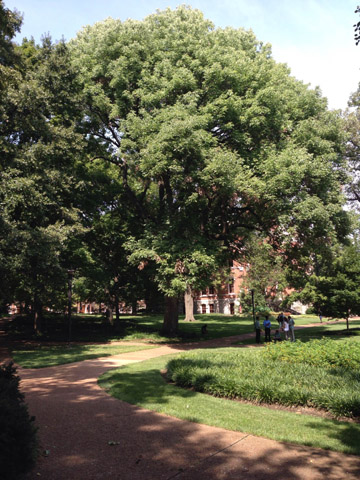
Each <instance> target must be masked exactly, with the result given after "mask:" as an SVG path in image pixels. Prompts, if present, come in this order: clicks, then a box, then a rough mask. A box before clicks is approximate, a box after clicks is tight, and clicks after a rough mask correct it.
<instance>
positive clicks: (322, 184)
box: [71, 7, 348, 334]
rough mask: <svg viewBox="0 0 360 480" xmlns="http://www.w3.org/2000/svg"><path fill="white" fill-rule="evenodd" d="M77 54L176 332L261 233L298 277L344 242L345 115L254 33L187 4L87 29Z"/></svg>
mask: <svg viewBox="0 0 360 480" xmlns="http://www.w3.org/2000/svg"><path fill="white" fill-rule="evenodd" d="M71 50H72V55H73V65H74V66H75V68H76V69H77V70H78V71H79V73H80V75H81V78H82V82H83V91H84V98H85V105H86V115H85V117H84V118H85V120H86V128H87V131H88V132H89V137H91V140H92V141H93V142H94V146H95V148H96V149H97V152H98V156H101V157H102V158H104V159H106V160H107V161H108V162H110V163H112V164H114V165H116V166H117V168H118V169H119V172H120V176H121V178H122V184H123V189H124V193H125V194H126V196H127V198H128V200H129V205H130V204H131V205H132V209H133V212H134V215H135V216H136V218H137V221H138V222H139V225H141V230H140V233H139V234H136V235H133V236H132V237H131V238H129V241H128V242H127V244H126V247H127V248H128V250H129V252H130V257H129V259H130V261H131V262H133V263H134V264H135V265H138V266H144V267H145V268H148V267H147V266H151V267H152V268H155V270H156V275H155V280H156V282H157V284H158V288H159V289H160V290H161V291H162V292H163V293H164V295H165V298H166V304H167V307H166V311H165V317H164V327H163V328H164V331H165V332H167V333H169V334H174V333H176V331H177V328H178V316H177V313H178V298H179V296H181V295H183V294H184V292H186V291H187V290H188V289H189V288H190V289H192V288H195V287H196V279H198V278H199V277H201V278H202V280H204V279H205V277H206V276H207V277H208V279H209V281H210V279H211V276H212V275H213V273H214V271H216V269H217V268H218V267H219V265H221V264H224V263H225V262H224V258H226V257H227V258H228V257H229V256H231V255H232V252H234V251H236V250H237V249H240V248H241V246H242V245H243V244H244V243H245V242H246V239H247V238H248V236H249V235H250V234H251V233H252V232H253V231H259V232H264V233H266V235H268V238H269V243H270V244H271V245H273V246H274V248H276V249H278V250H279V251H282V252H283V253H284V255H286V258H287V259H288V260H289V263H291V264H292V265H297V268H299V270H300V269H304V268H306V267H307V266H308V264H309V263H311V255H310V252H313V251H314V250H316V249H318V250H321V249H323V248H325V247H326V245H328V244H330V243H331V242H332V240H333V239H334V238H335V237H337V236H338V237H342V236H344V235H346V233H347V229H348V222H347V218H346V217H347V215H346V213H345V212H344V211H343V209H342V203H343V199H342V195H341V190H340V184H339V182H340V180H341V178H340V171H341V169H340V165H341V162H342V155H341V154H342V152H341V145H342V142H343V130H342V124H341V118H340V117H339V116H338V115H337V114H336V113H334V112H328V111H327V109H326V101H325V100H324V99H322V98H321V96H320V94H319V92H318V91H316V90H315V91H313V90H309V89H308V88H307V87H306V86H305V85H304V84H302V83H301V82H298V81H296V80H295V79H294V78H293V77H291V76H290V75H289V71H288V69H287V67H286V66H284V65H282V64H276V63H275V61H274V60H273V59H272V58H271V50H270V47H269V46H268V45H262V44H261V43H259V42H258V41H257V40H256V38H255V37H254V35H253V34H252V33H251V32H246V31H244V30H241V29H240V30H234V29H231V28H227V29H215V28H214V26H213V24H212V23H211V22H209V21H207V20H205V19H204V18H203V15H202V14H201V12H199V11H197V10H192V9H190V8H187V7H179V8H178V9H176V10H175V11H171V10H169V9H168V10H166V11H163V12H158V13H157V14H155V15H151V16H149V17H147V18H146V19H145V20H144V21H142V22H139V21H132V20H128V21H126V22H120V21H117V20H112V19H108V20H106V21H104V22H100V23H97V24H95V25H94V26H93V27H86V28H84V29H83V30H82V31H81V32H80V33H79V34H78V36H77V38H76V39H75V40H74V41H73V42H72V43H71ZM294 246H295V247H294Z"/></svg>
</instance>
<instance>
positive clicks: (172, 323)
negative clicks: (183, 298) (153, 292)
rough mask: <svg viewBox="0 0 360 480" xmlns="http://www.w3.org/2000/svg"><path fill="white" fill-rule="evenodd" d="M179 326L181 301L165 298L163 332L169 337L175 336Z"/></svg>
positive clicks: (174, 298) (175, 298)
mask: <svg viewBox="0 0 360 480" xmlns="http://www.w3.org/2000/svg"><path fill="white" fill-rule="evenodd" d="M178 324H179V299H178V297H165V314H164V323H163V326H162V329H161V332H162V333H163V334H164V335H167V336H169V337H171V336H175V335H176V334H177V332H178Z"/></svg>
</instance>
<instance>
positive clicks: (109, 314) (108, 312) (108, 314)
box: [106, 305, 114, 325]
mask: <svg viewBox="0 0 360 480" xmlns="http://www.w3.org/2000/svg"><path fill="white" fill-rule="evenodd" d="M106 318H107V321H108V322H109V324H110V325H114V316H113V311H112V306H111V305H108V306H107V307H106Z"/></svg>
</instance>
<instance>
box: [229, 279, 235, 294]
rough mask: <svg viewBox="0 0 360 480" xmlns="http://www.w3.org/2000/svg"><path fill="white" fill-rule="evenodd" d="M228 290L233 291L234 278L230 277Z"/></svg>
mask: <svg viewBox="0 0 360 480" xmlns="http://www.w3.org/2000/svg"><path fill="white" fill-rule="evenodd" d="M228 292H229V293H234V279H233V278H232V279H231V280H230V282H229V285H228Z"/></svg>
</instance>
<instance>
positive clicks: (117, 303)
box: [115, 295, 120, 325]
mask: <svg viewBox="0 0 360 480" xmlns="http://www.w3.org/2000/svg"><path fill="white" fill-rule="evenodd" d="M115 315H116V316H115V323H116V325H118V323H119V320H120V310H119V298H118V297H117V295H115Z"/></svg>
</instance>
